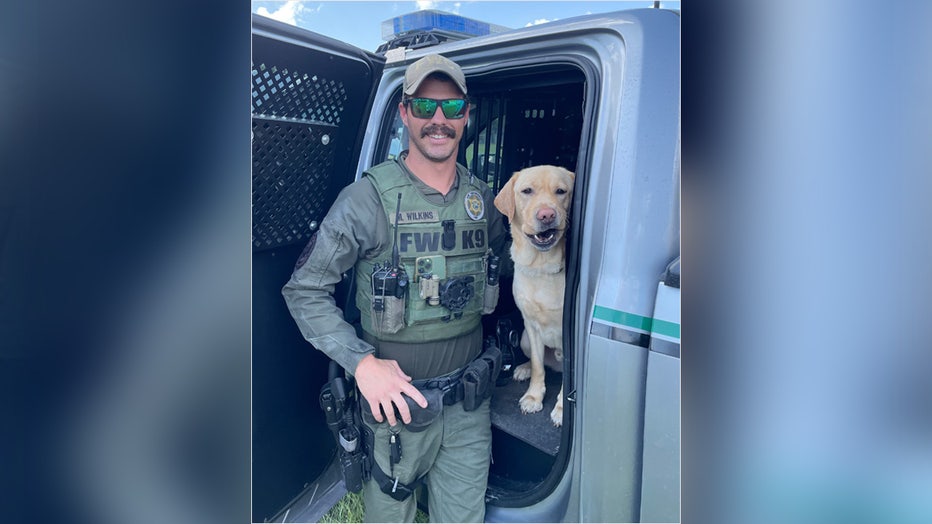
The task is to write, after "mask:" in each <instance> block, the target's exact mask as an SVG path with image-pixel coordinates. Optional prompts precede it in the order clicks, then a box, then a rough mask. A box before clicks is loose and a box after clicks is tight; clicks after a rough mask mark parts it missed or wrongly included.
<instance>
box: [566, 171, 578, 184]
mask: <svg viewBox="0 0 932 524" xmlns="http://www.w3.org/2000/svg"><path fill="white" fill-rule="evenodd" d="M563 171H566V174H567V175H569V176H570V180H572V181H573V182H575V181H576V173H574V172H572V171H570V170H569V169H564V170H563Z"/></svg>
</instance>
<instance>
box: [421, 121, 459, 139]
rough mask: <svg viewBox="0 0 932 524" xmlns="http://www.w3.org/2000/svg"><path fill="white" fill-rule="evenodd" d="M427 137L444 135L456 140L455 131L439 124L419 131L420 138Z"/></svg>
mask: <svg viewBox="0 0 932 524" xmlns="http://www.w3.org/2000/svg"><path fill="white" fill-rule="evenodd" d="M427 135H446V136H448V137H450V138H456V130H454V129H453V128H452V127H447V126H445V125H441V124H431V125H429V126H427V127H425V128H424V129H422V130H421V138H424V137H425V136H427Z"/></svg>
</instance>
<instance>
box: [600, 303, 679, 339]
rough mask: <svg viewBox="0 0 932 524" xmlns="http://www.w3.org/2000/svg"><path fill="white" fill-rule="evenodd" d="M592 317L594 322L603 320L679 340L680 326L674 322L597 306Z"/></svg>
mask: <svg viewBox="0 0 932 524" xmlns="http://www.w3.org/2000/svg"><path fill="white" fill-rule="evenodd" d="M592 316H593V318H595V319H596V320H603V321H605V322H610V323H612V324H617V325H619V326H624V327H628V328H632V329H637V330H642V331H645V332H647V333H650V332H651V331H653V332H655V333H659V334H661V335H666V336H668V337H673V338H680V325H679V324H677V323H675V322H670V321H667V320H660V319H656V318H651V317H643V316H641V315H635V314H634V313H628V312H627V311H618V310H617V309H612V308H608V307H605V306H598V305H597V306H595V309H594V310H593V312H592Z"/></svg>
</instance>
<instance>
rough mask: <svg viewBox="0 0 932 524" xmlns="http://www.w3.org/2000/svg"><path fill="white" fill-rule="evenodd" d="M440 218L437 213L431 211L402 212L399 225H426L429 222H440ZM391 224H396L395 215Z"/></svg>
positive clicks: (392, 216)
mask: <svg viewBox="0 0 932 524" xmlns="http://www.w3.org/2000/svg"><path fill="white" fill-rule="evenodd" d="M439 221H440V217H438V216H437V212H436V211H434V210H431V209H428V210H427V211H402V212H401V214H400V215H399V220H398V223H399V224H425V223H428V222H439ZM391 223H392V224H394V223H395V215H394V214H392V215H391Z"/></svg>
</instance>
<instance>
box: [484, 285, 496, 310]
mask: <svg viewBox="0 0 932 524" xmlns="http://www.w3.org/2000/svg"><path fill="white" fill-rule="evenodd" d="M483 295H484V296H483V297H482V314H483V315H489V314H491V313H492V312H493V311H495V306H497V305H498V284H497V283H496V284H495V285H494V286H493V285H491V284H486V286H485V293H484V294H483Z"/></svg>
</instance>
